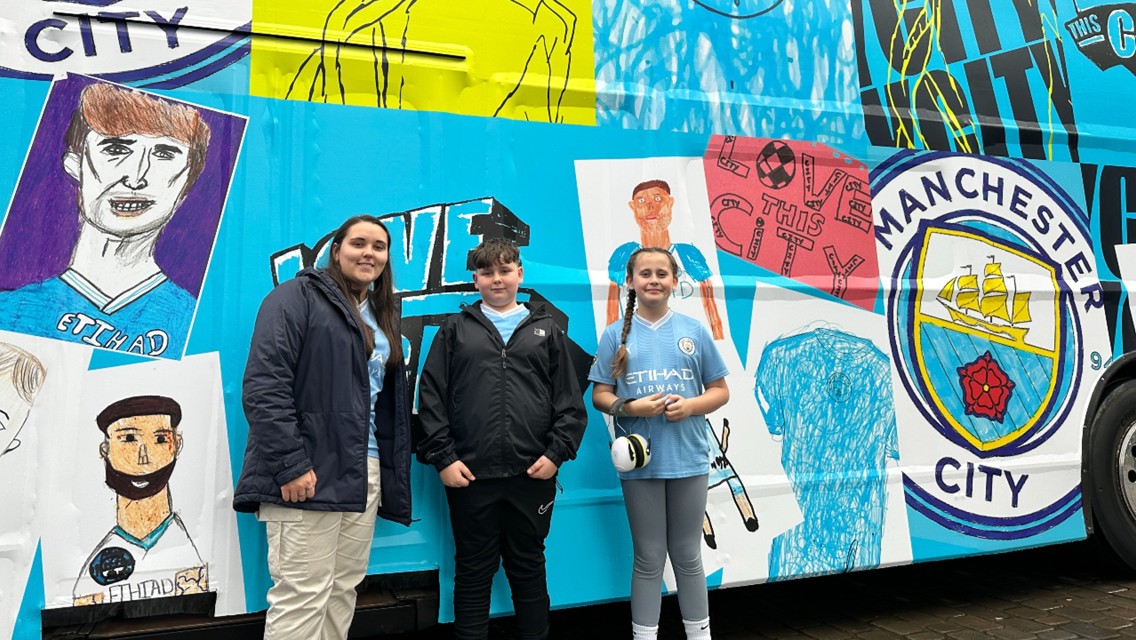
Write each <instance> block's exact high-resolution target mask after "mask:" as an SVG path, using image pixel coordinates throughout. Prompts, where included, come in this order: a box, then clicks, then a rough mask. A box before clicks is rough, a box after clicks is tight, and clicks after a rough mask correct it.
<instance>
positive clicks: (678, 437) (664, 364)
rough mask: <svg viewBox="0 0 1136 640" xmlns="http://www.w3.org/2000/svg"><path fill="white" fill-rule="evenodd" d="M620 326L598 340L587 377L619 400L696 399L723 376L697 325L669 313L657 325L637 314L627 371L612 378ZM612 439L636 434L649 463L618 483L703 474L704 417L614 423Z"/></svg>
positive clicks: (706, 465) (706, 463)
mask: <svg viewBox="0 0 1136 640" xmlns="http://www.w3.org/2000/svg"><path fill="white" fill-rule="evenodd" d="M622 332H623V322H622V321H620V322H614V323H612V324H610V325H608V327H607V328H606V329H604V332H603V335H602V336H601V337H600V343H599V349H598V351H597V353H596V361H595V363H594V364H592V369H591V371H590V372H589V373H588V379H589V380H591V381H592V382H599V383H601V384H610V385H612V386H614V387H615V395H617V396H619V397H620V398H644V397H647V396H650V395H654V394H656V393H662V394H663V395H664V396H665V395H668V394H672V393H673V394H677V395H680V396H682V397H684V398H693V397H695V396H699V395H701V394H702V392H703V391H704V390H705V385H706V383H708V382H713V381H715V380H720V379H722V378H724V377H726V375H727V374H728V373H729V369H728V368H727V367H726V363H725V361H723V360H722V355H721V354H720V353H718V347H717V346H715V344H714V340H713V338H712V337H711V336H710V332H709V330H707V329H706V327H705V325H703V324H702V323H701V322H699V321H697V320H695V319H694V318H691V317H690V316H686V315H683V314H681V313H675V312H674V311H670V312H668V313H667V315H666V316H664V317H663V318H661V319H660V320H659V321H658V322H655V323H650V322H648V321H646V320H644V319H643V318H641V317H639V315H635V316H633V318H632V321H631V333H629V334H628V335H627V352H628V358H627V371H626V372H625V373H624V374H623V375H622V376H620V377H619V379H618V380H616V379H615V378H614V377H612V375H611V361H612V359H613V358H614V357H615V353H616V351H618V350H619V335H620V334H621V333H622ZM615 432H616V435H617V436H620V435H624V434H625V433H637V434H639V435H641V436H643V437H644V438H649V439H650V443H651V462H650V463H649V464H648V465H647V466H646V467H643V468H641V469H635V470H632V471H628V472H626V473H620V474H619V477H620V478H621V479H623V480H637V479H643V478H689V477H691V476H699V475H703V474H706V473H708V472H709V469H710V444H709V442H708V435H707V432H706V418H705V416H697V415H692V416H689V417H688V418H687V419H686V420H683V421H681V422H670V421H668V420H667V419H666V418H665V417H663V416H661V415H660V416H656V417H654V418H632V417H623V418H619V419H618V425H617V427H616V429H615Z"/></svg>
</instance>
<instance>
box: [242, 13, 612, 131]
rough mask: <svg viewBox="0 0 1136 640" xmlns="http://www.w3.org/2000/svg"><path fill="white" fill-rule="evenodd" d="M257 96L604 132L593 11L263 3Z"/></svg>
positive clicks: (255, 61) (256, 26)
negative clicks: (596, 127) (599, 119)
mask: <svg viewBox="0 0 1136 640" xmlns="http://www.w3.org/2000/svg"><path fill="white" fill-rule="evenodd" d="M253 30H254V32H255V33H257V34H262V35H257V36H255V37H254V38H253V46H252V73H251V79H250V83H251V86H250V91H251V92H252V94H253V95H257V96H264V97H272V98H289V99H293V100H311V101H314V102H326V103H334V104H351V105H363V106H373V107H385V108H391V109H420V110H431V111H449V112H452V113H461V114H468V115H480V116H502V117H506V118H516V119H519V120H535V121H541V122H569V123H575V124H595V120H596V116H595V76H594V69H593V57H592V18H591V5H590V2H589V0H475V1H474V0H254V3H253Z"/></svg>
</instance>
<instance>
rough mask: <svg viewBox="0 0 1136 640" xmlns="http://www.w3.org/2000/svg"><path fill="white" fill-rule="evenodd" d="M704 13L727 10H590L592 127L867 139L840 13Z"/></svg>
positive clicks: (754, 2)
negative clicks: (593, 72) (593, 82)
mask: <svg viewBox="0 0 1136 640" xmlns="http://www.w3.org/2000/svg"><path fill="white" fill-rule="evenodd" d="M711 4H714V5H721V6H722V7H723V8H726V7H729V9H730V10H729V11H721V10H717V11H716V10H714V9H713V8H710V6H709V5H705V3H695V2H690V1H689V0H631V1H628V2H596V3H594V4H593V26H594V32H595V36H594V37H595V42H596V47H595V49H596V59H595V65H596V103H597V104H596V122H597V124H599V125H601V126H616V127H622V128H641V129H661V130H665V131H690V132H698V133H721V134H726V135H746V136H766V137H782V136H785V137H790V138H794V139H805V140H818V141H821V142H837V143H838V142H847V141H849V140H852V139H858V138H860V137H862V136H863V124H862V118H861V116H860V115H859V113H860V109H859V84H858V76H857V70H856V56H855V52H854V47H855V41H854V39H853V37H852V33H851V30H850V29H847V28H845V27H846V25H847V24H849V23H850V22H851V19H852V18H851V10H850V8H849V7H848V6H847V5H845V4H840V3H837V4H838V5H839V6H837V7H834V6H833V3H828V2H821V0H802V1H798V2H793V3H792V10H791V11H789V10H786V9H784V8H781V7H776V8H775V10H773V11H767V12H764V13H762V10H763V9H768V8H772V7H774V6H775V5H777V4H778V3H777V2H773V1H772V0H760V1H759V0H746V1H745V2H744V4H745V5H749V6H748V7H741V6H738V3H737V2H715V3H711ZM730 5H733V6H730ZM726 14H733V15H726ZM758 14H760V15H758ZM745 16H750V17H745ZM767 96H777V98H776V99H775V100H770V99H769V98H768V97H767Z"/></svg>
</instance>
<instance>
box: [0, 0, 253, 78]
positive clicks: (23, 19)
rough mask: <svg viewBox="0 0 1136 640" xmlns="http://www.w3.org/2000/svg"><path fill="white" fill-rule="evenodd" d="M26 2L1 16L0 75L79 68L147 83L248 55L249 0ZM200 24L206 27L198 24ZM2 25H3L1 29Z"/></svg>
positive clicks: (193, 74)
mask: <svg viewBox="0 0 1136 640" xmlns="http://www.w3.org/2000/svg"><path fill="white" fill-rule="evenodd" d="M121 1H122V0H46V1H44V0H35V1H33V0H29V1H28V2H19V3H12V4H11V5H9V6H7V7H5V11H4V17H5V19H7V20H9V21H10V22H8V24H7V26H6V29H5V34H4V35H5V40H6V43H5V45H4V48H3V53H4V55H3V59H2V60H0V77H10V78H26V79H36V80H50V79H51V78H52V77H53V76H56V75H58V74H60V73H64V72H71V73H75V72H79V73H86V74H89V75H93V76H97V77H100V78H104V79H106V80H111V81H113V82H127V83H131V84H133V85H135V86H144V87H146V88H151V89H173V88H176V87H182V86H185V85H189V84H192V83H195V82H199V81H201V80H202V79H206V78H209V77H210V76H212V75H215V74H218V73H220V72H222V71H225V70H226V69H229V70H230V71H232V69H231V68H232V67H234V66H236V67H238V68H239V63H240V61H241V60H242V59H243V58H244V57H245V56H247V55H248V52H249V41H250V39H251V34H250V27H251V26H252V25H251V22H250V21H251V19H252V13H251V9H252V5H251V2H250V0H236V1H232V0H176V1H174V2H171V1H170V0H147V1H146V2H140V3H137V4H131V5H130V6H129V9H127V8H125V7H116V6H115V5H117V4H119V3H120V2H121ZM202 27H207V28H202ZM9 29H10V31H8V30H9Z"/></svg>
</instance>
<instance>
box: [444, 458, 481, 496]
mask: <svg viewBox="0 0 1136 640" xmlns="http://www.w3.org/2000/svg"><path fill="white" fill-rule="evenodd" d="M438 476H440V477H441V478H442V484H444V485H446V486H447V487H453V488H455V489H456V488H458V487H468V486H469V483H471V482H473V481H474V480H476V478H474V477H473V472H472V471H470V470H469V467H467V466H465V463H464V462H462V461H461V460H458V461H457V462H455V463H453V464H451V465H450V466H448V467H446V468H445V469H442V470H441V471H439V472H438Z"/></svg>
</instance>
